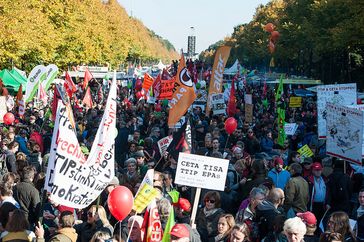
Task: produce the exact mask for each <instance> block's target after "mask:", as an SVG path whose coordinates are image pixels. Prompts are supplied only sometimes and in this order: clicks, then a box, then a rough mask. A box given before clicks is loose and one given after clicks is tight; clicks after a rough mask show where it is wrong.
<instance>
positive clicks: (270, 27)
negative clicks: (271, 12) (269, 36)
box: [264, 23, 274, 33]
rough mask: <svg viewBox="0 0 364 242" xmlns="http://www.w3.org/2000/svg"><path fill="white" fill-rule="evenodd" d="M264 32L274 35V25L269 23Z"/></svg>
mask: <svg viewBox="0 0 364 242" xmlns="http://www.w3.org/2000/svg"><path fill="white" fill-rule="evenodd" d="M264 30H265V31H267V32H269V33H272V32H273V30H274V24H272V23H267V24H266V25H265V26H264Z"/></svg>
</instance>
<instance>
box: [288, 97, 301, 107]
mask: <svg viewBox="0 0 364 242" xmlns="http://www.w3.org/2000/svg"><path fill="white" fill-rule="evenodd" d="M301 106H302V97H290V98H289V107H290V108H300V107H301Z"/></svg>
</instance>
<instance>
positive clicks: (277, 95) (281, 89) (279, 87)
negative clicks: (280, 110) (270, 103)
mask: <svg viewBox="0 0 364 242" xmlns="http://www.w3.org/2000/svg"><path fill="white" fill-rule="evenodd" d="M282 93H283V75H281V78H280V79H279V85H278V88H277V92H276V102H277V101H278V100H279V99H280V98H281V96H282Z"/></svg>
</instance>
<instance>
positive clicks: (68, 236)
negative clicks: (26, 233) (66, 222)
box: [49, 228, 77, 242]
mask: <svg viewBox="0 0 364 242" xmlns="http://www.w3.org/2000/svg"><path fill="white" fill-rule="evenodd" d="M58 241H59V242H76V241H77V233H76V230H75V229H74V228H62V229H59V230H58V233H57V234H56V235H55V236H53V237H52V238H51V239H50V240H49V242H58Z"/></svg>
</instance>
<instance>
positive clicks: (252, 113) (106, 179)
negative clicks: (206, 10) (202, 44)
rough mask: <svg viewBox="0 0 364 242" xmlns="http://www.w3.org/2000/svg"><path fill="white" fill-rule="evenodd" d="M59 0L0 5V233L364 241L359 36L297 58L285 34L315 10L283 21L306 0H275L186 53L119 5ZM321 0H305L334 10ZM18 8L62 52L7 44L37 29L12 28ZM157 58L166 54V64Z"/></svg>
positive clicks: (34, 237) (242, 241)
mask: <svg viewBox="0 0 364 242" xmlns="http://www.w3.org/2000/svg"><path fill="white" fill-rule="evenodd" d="M15 2H16V1H15ZM55 2H57V3H55ZM55 2H54V3H50V2H49V3H44V5H42V6H41V5H39V3H37V1H34V2H33V1H31V3H26V6H25V5H24V4H25V3H20V2H19V3H18V4H19V6H16V5H17V3H12V4H11V5H10V3H7V5H6V6H5V7H3V8H0V17H1V18H2V19H3V20H4V22H5V20H7V21H8V23H9V27H4V28H3V29H2V31H0V32H6V33H7V34H8V35H9V41H8V42H7V39H6V38H1V36H2V35H0V43H1V44H2V45H4V46H5V47H4V48H5V49H4V48H3V47H0V49H1V50H2V52H4V53H2V54H1V53H0V67H1V68H2V70H1V71H0V242H2V241H4V242H7V241H8V242H18V241H39V242H43V241H46V242H48V241H49V242H56V241H65V242H69V241H70V242H86V241H87V242H88V241H92V242H110V241H115V242H116V241H119V242H121V241H125V242H167V241H179V242H190V241H191V242H216V241H224V242H237V241H239V242H258V241H265V242H270V241H272V242H276V241H280V242H285V241H289V242H304V241H306V242H310V241H349V242H361V241H364V167H363V160H364V104H363V100H364V95H363V93H362V92H361V91H362V88H363V85H362V83H361V82H360V81H361V80H360V77H363V75H362V74H363V73H364V72H363V69H362V64H358V63H359V62H360V60H361V59H360V58H362V57H361V56H360V53H361V52H360V50H361V51H362V50H363V47H362V45H360V44H357V45H356V42H355V41H354V40H356V38H351V41H353V42H350V45H351V46H352V47H350V46H349V47H347V49H348V51H351V52H349V53H346V52H345V53H344V52H343V53H344V54H343V53H341V52H340V54H338V55H337V56H329V57H328V56H327V55H325V54H322V53H321V56H320V57H318V55H317V53H316V52H315V51H318V50H319V49H320V48H322V49H324V48H325V47H324V45H317V46H318V47H317V49H315V48H316V47H315V48H313V49H312V50H310V51H311V52H310V55H306V56H305V55H304V54H302V53H304V52H305V51H306V49H305V48H309V44H307V46H306V44H304V45H303V46H304V47H302V46H301V47H300V49H299V50H298V51H297V53H299V54H298V55H299V57H298V59H294V58H295V55H296V53H293V52H290V55H291V56H292V58H291V59H289V58H287V60H283V54H282V53H283V52H284V50H285V49H284V48H285V46H287V52H288V51H289V50H291V49H289V48H290V44H291V42H290V41H291V39H290V37H289V36H288V35H289V34H290V31H292V36H293V35H294V33H296V32H295V31H297V30H295V29H301V28H307V25H308V23H307V22H305V21H314V20H305V21H304V24H302V23H300V24H297V25H295V23H293V22H290V21H289V20H290V19H289V18H292V16H291V15H292V14H293V12H294V11H293V10H292V9H294V10H295V11H301V8H299V9H298V8H296V7H294V6H295V4H296V3H297V4H298V3H299V2H301V1H296V0H294V1H292V3H288V2H290V1H287V3H283V1H278V0H271V1H268V3H267V4H265V5H263V4H262V5H261V6H260V7H258V8H257V9H256V13H255V16H253V20H252V22H250V23H248V24H242V25H238V26H236V27H234V32H233V34H232V35H231V36H229V37H226V38H225V39H224V40H221V41H219V42H218V44H217V43H216V44H214V45H212V46H210V47H209V48H208V49H206V50H205V51H203V52H201V54H200V55H198V54H197V53H196V51H195V49H194V48H195V47H194V45H195V42H193V41H195V40H196V39H195V38H194V37H196V36H194V35H193V34H192V35H191V36H188V50H187V52H184V51H183V50H181V52H177V51H175V50H174V47H173V45H172V44H171V43H169V41H168V40H166V39H163V38H162V37H160V36H158V35H157V34H156V33H155V32H153V30H151V29H148V28H147V27H145V26H144V25H143V23H142V21H141V20H138V19H137V18H134V17H133V16H132V15H131V16H128V14H127V13H126V11H125V10H124V9H123V8H122V7H121V5H119V4H121V1H120V2H118V1H101V2H100V1H98V3H97V4H98V5H95V6H96V7H95V6H93V8H90V9H89V10H90V12H88V8H87V7H90V6H88V5H87V4H89V3H77V4H76V3H75V5H72V4H71V2H72V3H73V0H72V1H71V0H70V2H67V3H66V2H65V3H61V2H58V1H55ZM81 2H82V1H81ZM86 2H87V1H86ZM302 2H305V1H302ZM318 2H322V1H317V2H316V1H314V3H300V4H302V5H304V6H305V7H307V9H306V10H307V11H308V9H311V8H312V9H321V11H322V13H321V12H320V14H318V13H315V14H317V15H314V14H313V13H312V16H315V17H317V18H321V17H322V16H324V17H322V18H325V19H329V16H326V15H324V13H325V14H326V12H325V11H326V10H327V9H326V7H327V6H326V5H325V6H324V3H323V2H322V3H320V4H322V5H320V4H319V3H318ZM328 2H331V1H328ZM332 2H335V1H332ZM350 2H351V1H350ZM52 4H53V5H52ZM95 4H96V3H95ZM211 4H212V5H213V4H215V3H211ZM297 4H296V5H297ZM325 4H327V3H325ZM330 4H332V8H333V9H341V7H342V6H340V4H339V3H336V2H335V3H330ZM352 4H353V5H355V4H354V3H352ZM306 5H307V6H306ZM77 6H79V15H77V14H76V13H75V9H76V8H77ZM330 6H331V5H330ZM12 8H13V9H14V13H18V12H16V11H20V10H19V9H22V10H24V11H25V12H26V13H28V12H27V11H30V10H34V13H35V14H34V16H35V17H34V18H38V20H39V21H40V23H39V26H40V28H44V29H43V30H44V31H45V32H42V33H41V32H40V35H41V36H43V37H44V41H46V40H47V39H48V38H50V39H51V38H57V37H59V38H60V39H59V40H57V41H58V42H57V43H53V42H52V45H54V46H55V45H58V46H57V47H56V48H55V52H54V53H53V54H50V55H49V56H47V55H45V54H44V53H46V52H47V51H49V49H47V48H51V47H50V45H49V46H47V44H45V43H46V42H39V46H42V48H43V47H44V48H45V49H39V50H36V49H32V48H31V47H30V43H29V42H28V41H25V40H24V39H22V41H23V42H24V46H21V45H18V44H19V43H20V42H19V41H18V42H17V41H14V42H12V41H11V38H13V37H14V36H15V37H14V38H19V40H20V38H21V37H20V35H19V33H20V32H22V31H23V32H22V33H24V35H27V34H29V32H27V29H26V28H23V27H22V30H21V31H20V30H18V29H17V28H18V27H19V26H18V25H21V26H22V21H19V19H17V17H16V14H14V13H11V11H10V10H11V9H12ZM62 9H63V10H62ZM120 9H122V10H120ZM270 9H271V10H272V9H273V10H274V11H276V12H275V13H283V12H284V13H285V14H286V15H284V16H280V15H279V14H278V15H277V16H275V15H274V14H273V15H272V14H271V13H269V10H270ZM312 9H311V10H310V11H314V10H312ZM356 9H358V8H356ZM273 10H272V11H273ZM306 10H305V11H306ZM324 10H325V11H324ZM341 10H342V9H341ZM98 11H99V12H100V13H102V14H103V15H105V16H104V17H105V18H102V17H101V15H97V12H98ZM290 11H292V12H290ZM350 11H352V10H350ZM350 11H349V10H348V12H349V13H351V14H352V15H353V14H354V13H352V12H350ZM358 11H359V10H358ZM108 12H110V13H108ZM338 12H340V11H339V10H338ZM341 12H345V11H341ZM89 13H90V15H89ZM111 13H113V14H114V13H120V14H122V15H123V16H124V15H125V16H127V18H124V17H120V16H119V17H115V19H113V16H112V15H111ZM349 13H348V15H350V14H349ZM42 14H46V16H47V18H46V19H47V21H46V20H45V19H44V16H43V15H42ZM290 14H291V15H290ZM302 14H304V13H302ZM2 15H4V16H5V17H2ZM92 15H95V16H96V17H97V18H93V17H92ZM333 15H334V13H332V15H330V17H333ZM27 16H28V14H27ZM36 16H37V17H36ZM307 16H308V15H307ZM305 18H306V17H305ZM307 18H308V17H307ZM348 18H349V17H348ZM90 19H92V20H93V21H94V22H93V26H89V25H88V23H89V22H92V21H90ZM286 19H288V20H287V21H286ZM295 19H299V18H298V17H295ZM25 20H26V21H30V19H28V17H27V18H25ZM25 20H24V21H25ZM38 20H37V21H38ZM34 21H35V20H34ZM180 21H182V20H180ZM258 22H259V24H258ZM343 22H344V21H343ZM86 23H87V24H86ZM106 23H107V24H106ZM123 24H125V26H123ZM310 24H311V22H310ZM322 24H324V23H322ZM103 25H105V29H107V31H106V30H105V31H106V32H105V33H103V32H98V31H99V29H101V28H102V27H103ZM30 26H33V25H30ZM42 26H43V27H42ZM50 26H52V27H50ZM80 26H81V28H82V26H84V27H85V30H86V29H87V30H88V31H84V32H85V33H86V35H90V36H91V35H92V37H89V38H86V37H85V36H83V35H82V33H83V32H82V31H80V30H79V29H78V28H79V27H80ZM312 26H314V25H312ZM315 26H318V25H317V23H316V25H315ZM341 27H342V26H341V25H340V24H338V25H336V27H335V28H334V29H331V32H332V33H334V34H333V36H331V37H332V38H334V39H335V38H339V37H340V36H339V35H340V34H341V33H342V31H344V30H343V29H342V28H341ZM12 28H13V29H12ZM29 28H32V27H29ZM93 28H94V29H95V30H94V32H92V29H93ZM123 28H125V30H124V29H123ZM191 28H192V27H191ZM312 28H314V27H312ZM315 28H316V27H315ZM317 28H318V27H317ZM131 29H133V30H134V31H130V32H129V30H131ZM344 29H345V28H344ZM43 30H42V31H43ZM28 31H30V30H28ZM53 31H59V35H60V36H58V35H54V32H53ZM72 31H74V32H72ZM123 31H124V32H123ZM244 31H245V32H244ZM347 31H349V30H347ZM132 32H133V33H132ZM134 32H136V33H134ZM328 32H330V31H328ZM46 33H47V34H48V35H49V36H46V35H47V34H46ZM61 33H62V34H61ZM120 33H122V34H120ZM244 33H248V34H251V35H248V34H247V36H245V37H243V36H244ZM252 33H254V34H256V35H257V36H256V35H253V34H252ZM281 33H283V34H282V36H281ZM12 34H13V35H12ZM73 34H74V35H73ZM109 34H110V36H108V35H109ZM311 34H312V35H315V34H313V33H311ZM322 34H326V33H322ZM18 35H19V36H18ZM258 35H259V36H258ZM316 35H319V33H316ZM55 36H57V37H55ZM95 36H96V37H95ZM120 36H122V37H120ZM125 36H128V37H127V38H129V39H128V41H129V42H128V41H125V39H124V38H125ZM300 36H301V37H300V39H303V41H306V42H304V43H310V45H311V44H312V43H313V41H314V37H312V39H310V38H311V37H310V38H309V37H307V36H306V35H300ZM43 37H42V38H43ZM108 37H110V38H108ZM119 37H120V38H121V40H120V43H118V38H119ZM244 38H246V39H244ZM249 38H253V39H254V41H248V40H249ZM77 39H78V40H79V43H78V44H77ZM292 39H293V37H292ZM361 39H362V38H361ZM335 40H336V39H335ZM49 41H50V40H49ZM67 41H69V42H70V43H71V42H72V41H74V42H72V44H69V43H68V42H67ZM81 42H82V43H81ZM134 42H135V43H134ZM255 42H256V43H260V42H261V43H263V42H264V43H263V48H261V49H260V50H261V51H260V52H259V51H251V49H249V48H250V47H247V46H249V45H250V44H251V45H254V44H256V43H255ZM311 42H312V43H311ZM328 42H330V41H328ZM342 42H345V41H344V40H342V41H341V42H340V41H338V42H336V41H335V42H334V43H333V44H332V48H331V49H330V50H332V49H335V50H337V49H340V48H338V47H337V46H339V45H340V44H341V43H342ZM47 43H48V42H47ZM49 43H51V42H49ZM65 43H67V45H63V44H65ZM90 43H92V44H90ZM95 43H99V45H94V44H95ZM130 43H132V44H131V45H130V46H128V44H130ZM168 43H169V44H168ZM88 44H90V45H88ZM134 44H135V45H134ZM298 44H300V43H297V45H298ZM2 45H1V46H2ZM43 45H44V46H43ZM169 45H171V46H172V47H170V46H169ZM300 45H301V44H300ZM329 45H330V46H331V43H330V44H329ZM105 46H106V47H105ZM168 46H169V47H168ZM18 47H19V48H20V49H22V48H24V49H23V50H22V51H23V52H22V51H20V52H19V50H18ZM124 47H125V49H124ZM167 47H168V48H167ZM52 48H53V47H52ZM97 48H100V49H102V51H100V52H99V53H96V52H94V51H97V50H96V49H97ZM105 48H107V49H105ZM108 48H110V49H108ZM252 48H253V47H252ZM111 49H112V51H111ZM5 50H6V51H7V52H6V53H5ZM28 50H29V51H30V52H28ZM83 51H84V52H83ZM87 51H89V52H87ZM118 51H119V52H120V53H119V54H118V53H116V52H118ZM144 51H145V52H144ZM253 52H254V53H253ZM263 52H264V53H263ZM9 53H13V54H9ZM19 53H21V54H19ZM70 53H71V54H70ZM85 53H92V57H89V56H87V55H86V54H85ZM262 53H263V54H262ZM159 54H161V56H162V55H163V58H167V56H168V57H171V56H173V58H170V59H168V60H167V59H163V60H164V63H165V64H163V62H162V60H161V59H162V57H160V56H159ZM170 54H171V56H169V55H170ZM301 54H302V56H300V55H301ZM336 54H337V53H336ZM52 55H53V57H51V56H52ZM62 55H65V56H66V57H61V56H62ZM107 55H109V56H110V62H109V61H106V60H108V59H107V57H105V56H107ZM252 55H253V56H255V55H256V57H254V58H253V57H252ZM263 55H264V56H263ZM5 56H6V57H5ZM70 56H73V57H72V58H74V59H72V61H70V60H71V59H67V58H69V57H70ZM343 56H344V57H343ZM10 57H11V58H10ZM339 57H340V58H344V59H345V58H348V60H346V59H345V61H347V63H346V62H345V61H343V60H339ZM9 58H10V59H11V64H9V63H10V62H9V61H8V60H9ZM52 58H53V59H52ZM92 58H96V59H92ZM320 58H322V59H325V58H328V59H330V67H329V68H328V69H330V70H331V71H332V72H330V77H329V78H335V77H333V75H334V74H333V73H338V72H336V71H337V70H336V69H335V68H339V66H341V68H343V69H341V71H340V73H341V74H340V75H342V76H341V77H343V80H341V81H339V82H334V81H331V82H330V81H327V78H328V77H327V76H328V75H326V74H327V73H326V71H327V66H326V64H327V63H326V62H324V61H323V60H319V59H320ZM76 59H77V60H76ZM111 59H112V60H111ZM253 59H254V61H253ZM257 59H262V63H263V64H262V65H258V64H257V63H258V62H257V61H256V60H257ZM114 60H117V61H118V62H117V63H118V64H120V63H121V64H120V65H116V64H115V63H114V62H113V61H114ZM290 61H291V62H292V63H294V62H295V61H296V62H297V63H298V64H297V63H296V64H297V66H295V68H296V69H295V68H293V67H292V66H294V65H295V64H292V63H290ZM319 61H322V63H321V64H322V65H321V66H320V68H321V69H320V68H317V65H316V64H317V63H318V62H319ZM361 61H362V60H361ZM301 62H302V63H301ZM306 62H307V63H306ZM334 62H337V63H339V64H337V65H336V64H333V63H334ZM344 62H345V63H344ZM354 62H355V63H356V64H355V63H354ZM110 63H111V64H110ZM142 63H143V65H144V66H142ZM156 63H158V64H156ZM353 63H354V64H353ZM306 64H307V65H306ZM348 66H349V67H348ZM305 68H306V69H305ZM304 69H305V70H304ZM23 70H24V71H23ZM320 71H321V72H320ZM308 73H309V74H311V75H312V78H313V79H310V78H309V77H307V75H308ZM320 73H321V74H322V77H323V80H319V79H318V78H317V77H320ZM323 73H324V74H323ZM358 73H359V74H358ZM301 74H302V75H301ZM306 74H307V75H306ZM331 74H333V75H331ZM344 77H345V78H344ZM358 77H359V78H358Z"/></svg>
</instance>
